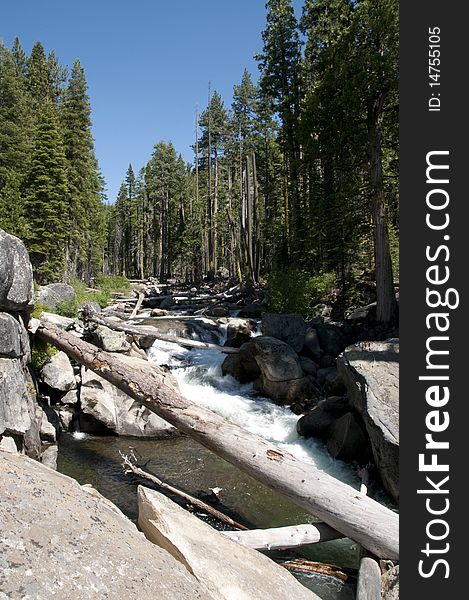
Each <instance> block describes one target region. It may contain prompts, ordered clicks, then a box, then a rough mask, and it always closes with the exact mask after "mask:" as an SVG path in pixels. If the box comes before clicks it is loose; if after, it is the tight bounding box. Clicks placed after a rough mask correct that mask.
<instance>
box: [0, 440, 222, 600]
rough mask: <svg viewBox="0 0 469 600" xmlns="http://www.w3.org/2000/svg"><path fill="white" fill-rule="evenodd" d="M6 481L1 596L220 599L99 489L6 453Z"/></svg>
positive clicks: (1, 473) (1, 511)
mask: <svg viewBox="0 0 469 600" xmlns="http://www.w3.org/2000/svg"><path fill="white" fill-rule="evenodd" d="M50 452H53V451H52V450H51V451H50ZM46 458H47V456H46ZM51 458H53V457H51ZM0 480H1V482H2V502H0V523H2V535H1V536H0V573H2V574H3V575H4V576H3V577H1V576H0V579H1V590H2V592H1V593H0V596H1V597H5V598H12V599H13V598H37V599H41V598H43V599H49V598H60V599H61V600H72V599H73V600H88V599H89V598H110V599H116V600H117V599H121V598H123V599H125V600H143V599H145V598H148V599H149V598H154V599H157V600H174V598H177V599H178V600H215V597H214V596H212V595H211V594H210V592H209V591H208V590H207V588H206V587H205V586H204V585H203V584H202V583H200V582H199V581H197V579H196V578H195V577H194V576H193V575H191V574H190V573H189V572H188V570H187V569H186V568H185V567H184V566H182V565H181V564H180V562H178V561H177V560H175V559H174V557H173V556H171V555H170V553H168V552H166V551H165V550H162V549H161V548H159V547H158V546H155V545H154V544H152V543H150V542H149V541H148V540H146V539H145V537H144V536H143V534H142V533H140V532H139V531H138V530H137V528H136V526H135V525H134V524H133V523H132V522H131V521H130V520H129V519H127V518H126V517H125V516H124V515H123V514H122V513H121V512H120V511H119V509H118V508H117V507H116V506H115V505H114V504H112V503H111V502H110V501H109V500H106V499H105V498H104V497H102V496H101V495H100V494H99V493H98V492H97V491H96V490H93V489H92V488H90V487H88V486H80V485H79V484H78V482H77V481H75V480H74V479H71V478H70V477H66V476H65V475H62V474H60V473H57V472H56V471H53V470H51V469H50V468H48V467H46V466H45V465H41V464H40V463H37V462H35V461H32V460H30V459H28V458H26V457H25V456H20V455H19V454H10V453H6V452H0ZM38 516H39V518H38ZM2 594H3V595H2Z"/></svg>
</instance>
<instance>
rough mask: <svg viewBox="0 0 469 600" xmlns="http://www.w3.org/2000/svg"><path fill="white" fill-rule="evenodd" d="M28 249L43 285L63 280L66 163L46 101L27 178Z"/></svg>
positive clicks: (55, 121)
mask: <svg viewBox="0 0 469 600" xmlns="http://www.w3.org/2000/svg"><path fill="white" fill-rule="evenodd" d="M27 190H28V195H27V197H26V214H27V217H28V234H27V238H26V242H27V246H28V249H29V252H30V256H31V262H32V264H33V268H34V271H35V276H36V278H37V280H38V281H39V282H40V283H48V282H50V281H54V280H55V281H57V280H60V279H61V278H62V276H63V274H64V270H65V244H66V239H67V233H68V227H69V220H68V210H67V176H66V159H65V153H64V149H63V144H62V138H61V135H60V129H59V121H58V118H57V115H56V111H55V108H54V106H53V105H52V103H51V102H50V101H46V102H45V104H44V106H43V108H42V110H41V112H40V114H39V117H38V127H37V132H36V138H35V144H34V154H33V161H32V165H31V169H30V171H29V173H28V176H27Z"/></svg>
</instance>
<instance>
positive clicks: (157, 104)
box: [0, 0, 302, 202]
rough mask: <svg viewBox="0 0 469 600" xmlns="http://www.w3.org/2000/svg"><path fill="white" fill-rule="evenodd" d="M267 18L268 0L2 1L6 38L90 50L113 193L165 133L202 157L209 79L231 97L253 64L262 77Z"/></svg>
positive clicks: (297, 0) (72, 54)
mask: <svg viewBox="0 0 469 600" xmlns="http://www.w3.org/2000/svg"><path fill="white" fill-rule="evenodd" d="M301 5H302V2H301V0H294V6H295V9H296V10H297V14H299V13H300V10H301ZM264 27H265V6H264V0H200V1H198V2H197V1H195V0H134V1H133V2H124V1H122V0H94V1H90V0H80V2H67V1H66V0H61V1H58V0H40V1H38V0H15V1H14V2H13V1H10V2H6V1H5V2H2V7H1V22H0V38H1V39H3V41H4V42H5V43H6V44H7V46H9V47H11V43H12V41H13V39H14V37H15V36H16V35H18V36H19V37H20V39H21V41H22V44H23V46H24V48H25V50H26V51H27V52H28V53H29V52H30V51H31V48H32V46H33V44H34V43H35V41H36V40H40V41H41V42H42V44H43V45H44V47H45V50H46V52H49V51H50V50H54V51H55V52H56V54H57V56H58V58H59V60H60V62H61V64H63V65H68V66H71V64H72V63H73V60H74V59H75V58H79V59H80V61H81V62H82V64H83V66H84V68H85V72H86V77H87V81H88V85H89V95H90V98H91V105H92V111H93V112H92V118H93V134H94V138H95V146H96V153H97V156H98V160H99V164H100V167H101V170H102V172H103V174H104V177H105V179H106V182H107V191H108V196H109V200H110V201H111V202H113V201H114V200H115V197H116V194H117V190H118V188H119V185H120V183H121V181H122V180H123V178H124V175H125V171H126V170H127V167H128V165H129V163H130V162H131V163H132V165H133V167H134V169H135V170H138V169H139V168H140V167H142V166H143V165H144V164H145V163H146V162H147V161H148V159H149V158H150V155H151V152H152V148H153V145H154V144H155V143H156V142H157V141H159V140H166V141H167V140H172V141H173V143H174V145H175V147H176V150H177V151H178V152H181V153H182V154H183V156H184V158H185V159H186V160H187V161H190V162H192V159H193V155H192V151H191V148H190V145H191V144H192V143H193V140H194V136H195V107H196V105H198V106H199V109H200V110H203V109H204V107H205V106H206V104H207V95H208V82H209V81H211V82H212V90H213V89H216V90H218V91H219V92H220V93H221V94H222V96H223V99H224V100H225V104H226V105H227V106H229V105H230V104H231V98H232V92H233V85H235V84H237V83H239V81H240V79H241V76H242V73H243V70H244V68H245V67H246V68H247V69H248V70H250V71H251V73H252V74H253V76H254V77H255V78H257V76H258V68H257V63H256V62H255V61H254V59H253V55H254V54H255V53H256V52H259V51H261V49H262V38H261V31H262V30H263V29H264Z"/></svg>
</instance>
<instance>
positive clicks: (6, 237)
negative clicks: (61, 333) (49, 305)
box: [0, 229, 34, 312]
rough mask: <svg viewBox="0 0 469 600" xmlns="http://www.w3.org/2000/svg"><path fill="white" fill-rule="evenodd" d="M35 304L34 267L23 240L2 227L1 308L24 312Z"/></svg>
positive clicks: (0, 239)
mask: <svg viewBox="0 0 469 600" xmlns="http://www.w3.org/2000/svg"><path fill="white" fill-rule="evenodd" d="M33 305H34V285H33V269H32V267H31V262H30V260H29V254H28V251H27V250H26V247H25V245H24V244H23V242H22V241H21V240H19V239H18V238H17V237H14V236H13V235H10V234H8V233H6V232H5V231H3V229H0V310H5V311H9V312H22V311H29V310H32V308H33Z"/></svg>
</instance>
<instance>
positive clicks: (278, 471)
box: [37, 324, 399, 560]
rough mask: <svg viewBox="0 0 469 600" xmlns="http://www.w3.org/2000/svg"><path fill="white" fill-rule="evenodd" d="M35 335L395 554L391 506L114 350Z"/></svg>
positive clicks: (341, 527) (395, 520)
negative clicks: (157, 378) (133, 365)
mask: <svg viewBox="0 0 469 600" xmlns="http://www.w3.org/2000/svg"><path fill="white" fill-rule="evenodd" d="M37 336H38V337H39V338H40V339H43V340H45V341H46V342H49V343H50V344H53V345H54V346H56V347H57V348H59V349H60V350H63V351H64V352H66V353H67V354H68V355H69V356H70V357H72V358H73V359H74V360H76V361H77V362H79V363H81V364H82V365H84V366H86V367H88V368H90V369H91V370H92V371H94V372H95V373H97V374H99V375H100V376H101V377H103V378H104V379H106V380H107V381H109V382H110V383H112V384H113V385H115V386H116V387H118V388H119V389H120V390H122V391H123V392H124V393H126V394H127V395H129V396H130V397H131V398H133V399H134V400H136V401H137V402H139V403H141V404H142V405H143V406H145V407H146V408H148V410H150V411H152V412H155V413H156V414H157V415H159V416H160V417H162V418H163V419H165V420H166V421H168V422H169V423H171V424H172V425H174V426H175V427H177V428H178V429H179V430H180V431H183V432H184V433H186V434H187V435H189V436H191V437H192V438H194V439H195V440H197V441H198V442H200V443H201V444H203V445H204V446H206V447H207V448H209V449H210V450H212V451H213V452H215V453H216V454H218V455H219V456H220V457H221V458H224V459H225V460H227V461H228V462H230V463H232V464H233V465H235V466H236V467H238V468H240V469H242V470H243V471H245V472H246V473H248V474H249V475H251V476H252V477H254V478H255V479H257V480H258V481H260V482H262V483H264V484H266V485H267V486H270V487H271V488H273V489H275V490H278V491H279V492H281V493H283V494H284V495H285V496H287V497H288V498H290V499H291V500H292V501H293V502H294V503H296V504H298V505H299V506H301V507H303V508H304V509H306V510H307V511H309V512H311V513H312V514H313V515H315V516H316V517H317V518H318V519H320V520H321V521H324V522H325V523H327V524H328V525H330V526H331V527H332V528H334V529H336V530H337V531H340V532H341V533H342V534H343V535H344V536H346V537H349V538H350V539H352V540H354V541H355V542H357V543H359V544H361V545H362V546H364V547H365V548H367V549H368V550H369V551H370V552H372V553H373V554H375V555H376V556H378V557H380V558H389V559H392V560H395V559H398V557H399V516H398V515H397V514H396V513H394V512H393V511H391V510H390V509H388V508H386V507H385V506H383V505H381V504H379V503H378V502H376V501H374V500H372V499H371V498H368V497H367V496H364V495H362V494H360V492H359V491H357V490H354V489H353V488H352V487H350V486H348V485H346V484H344V483H342V482H341V481H338V480H337V479H335V478H334V477H331V476H330V475H327V474H325V473H323V472H322V471H320V470H319V469H317V468H315V467H314V466H312V465H309V464H306V463H304V462H302V461H300V460H298V459H297V458H295V457H294V456H292V455H291V454H289V453H288V452H286V451H284V450H280V449H279V448H276V447H275V446H273V445H272V444H270V443H269V442H268V441H267V440H265V439H263V438H261V437H260V436H257V435H255V434H252V433H250V432H248V431H246V430H244V429H243V428H241V427H239V426H238V425H235V424H234V423H231V422H230V421H227V420H226V419H224V418H223V417H221V416H220V415H218V414H216V413H214V412H213V411H210V410H208V409H206V408H203V407H201V406H198V405H196V404H194V403H193V402H191V401H190V400H188V399H187V398H184V396H182V395H181V394H179V393H177V392H176V391H175V390H173V389H171V388H169V387H167V386H165V385H163V384H161V385H155V383H154V382H151V381H150V380H149V379H148V378H145V377H142V375H141V374H140V373H139V372H138V371H136V370H135V369H133V368H131V367H129V366H128V365H126V364H125V363H123V362H122V361H121V360H119V358H118V357H117V356H115V355H112V354H110V353H108V352H105V351H103V350H100V349H99V348H96V347H95V346H93V345H91V344H88V343H87V342H83V341H82V340H79V339H78V338H76V337H74V336H73V335H71V334H69V333H67V332H66V331H62V330H60V329H57V328H56V327H51V326H47V325H45V324H41V326H40V327H39V328H38V330H37Z"/></svg>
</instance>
